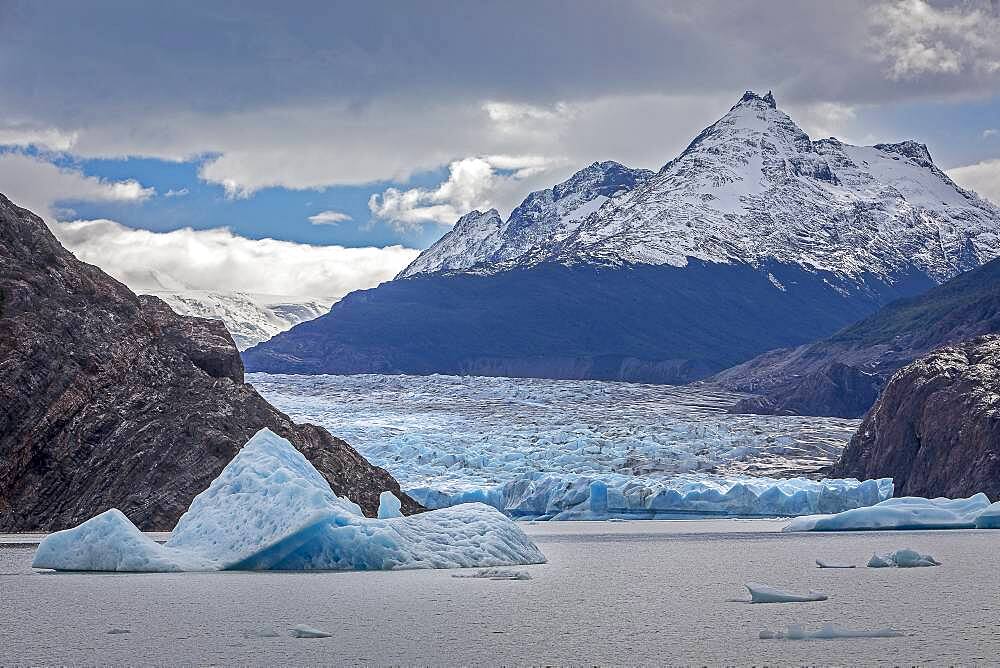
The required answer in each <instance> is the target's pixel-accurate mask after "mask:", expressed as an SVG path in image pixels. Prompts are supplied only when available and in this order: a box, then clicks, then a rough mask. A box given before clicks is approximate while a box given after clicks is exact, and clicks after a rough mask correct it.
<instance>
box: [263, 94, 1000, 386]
mask: <svg viewBox="0 0 1000 668" xmlns="http://www.w3.org/2000/svg"><path fill="white" fill-rule="evenodd" d="M998 255H1000V209H998V208H997V207H996V206H995V205H993V204H991V203H990V202H988V201H986V200H984V199H981V198H979V197H978V196H976V195H975V194H974V193H972V192H969V191H966V190H963V189H962V188H960V187H958V186H957V185H956V184H955V183H953V182H952V181H951V180H950V179H949V178H948V177H947V175H945V174H944V173H943V172H942V171H941V170H940V169H938V168H937V167H936V166H935V165H934V163H933V161H932V160H931V156H930V153H929V152H928V150H927V148H926V147H925V146H923V145H921V144H918V143H916V142H912V141H907V142H902V143H897V144H878V145H875V146H870V147H860V146H851V145H848V144H844V143H842V142H840V141H838V140H836V139H832V138H831V139H822V140H818V141H812V140H811V139H810V138H809V137H808V136H807V135H806V134H805V133H804V132H803V131H802V130H801V129H800V128H799V127H798V126H797V125H796V124H795V123H794V122H793V121H792V119H790V118H789V117H788V116H787V115H786V114H785V113H783V112H782V111H780V110H779V109H778V108H777V105H776V103H775V100H774V98H773V96H772V95H771V94H770V93H768V94H767V95H763V96H760V95H757V94H755V93H752V92H747V93H746V94H745V95H743V96H742V98H741V99H740V100H739V101H738V102H737V104H736V105H735V106H733V108H732V109H731V110H730V111H729V112H728V113H726V114H725V115H724V116H723V117H722V118H721V119H720V120H718V121H717V122H716V123H714V124H712V125H711V126H709V127H708V128H706V129H705V130H704V131H703V132H701V133H700V134H699V135H698V136H697V137H696V138H695V139H694V140H693V141H692V142H691V144H690V145H689V146H688V147H687V148H686V149H685V150H684V151H683V152H682V153H681V155H680V156H678V157H677V158H675V159H674V160H671V161H670V162H668V163H667V164H666V165H664V167H663V168H662V169H660V171H659V172H656V173H653V172H650V171H648V170H637V169H630V168H628V167H625V166H623V165H620V164H618V163H615V162H600V163H594V164H593V165H591V166H589V167H587V168H585V169H583V170H581V171H580V172H578V173H577V174H575V175H574V176H573V177H571V178H570V179H569V180H567V181H565V182H564V183H561V184H559V185H557V186H555V187H553V188H551V189H548V190H543V191H540V192H536V193H532V194H531V195H529V196H528V198H527V199H526V200H525V201H524V202H523V203H522V204H521V205H520V206H519V207H517V208H516V209H515V210H514V211H513V212H512V213H511V215H510V216H509V217H508V218H507V219H506V220H503V218H502V217H501V216H500V214H499V213H498V212H497V211H496V210H491V211H487V212H485V213H483V212H479V211H474V212H472V213H469V214H467V215H466V216H463V217H462V218H461V219H460V220H459V221H458V222H457V223H456V225H455V226H454V228H453V229H452V230H451V231H449V232H448V233H447V234H445V235H444V236H443V237H442V238H441V239H440V240H439V241H438V242H437V243H435V244H434V245H433V246H431V247H430V248H429V249H427V250H426V251H424V253H422V254H421V255H420V256H419V257H418V258H417V259H416V260H415V261H414V262H413V263H412V264H411V265H410V266H409V267H407V268H406V269H405V270H403V271H402V272H401V273H400V275H399V276H398V277H397V278H396V279H395V280H393V281H390V282H388V283H384V284H382V285H380V286H379V287H377V288H374V289H371V290H365V291H358V292H355V293H352V294H350V295H348V296H347V297H346V298H345V299H343V300H342V301H341V302H339V303H338V304H336V305H334V307H333V308H332V309H331V311H330V313H329V314H327V315H325V316H322V317H320V318H317V319H316V320H313V321H310V322H306V323H302V324H299V325H297V326H296V327H293V328H292V329H291V330H289V331H288V332H284V333H281V334H278V335H277V336H275V337H274V338H273V339H271V340H269V341H267V342H265V343H262V344H259V345H257V346H255V347H253V348H251V349H250V350H248V351H246V353H245V355H244V359H245V361H246V364H247V367H248V368H249V369H251V370H254V371H271V372H293V373H359V372H379V373H435V372H437V373H474V374H483V375H507V376H539V377H554V378H602V379H616V380H634V381H647V382H669V383H681V382H688V381H691V380H695V379H699V378H703V377H706V376H708V375H710V374H712V373H714V372H717V371H720V370H722V369H725V368H727V367H730V366H733V365H735V364H738V363H740V362H743V361H745V360H747V359H749V358H751V357H753V356H755V355H758V354H760V353H763V352H765V351H768V350H771V349H774V348H780V347H794V346H798V345H801V344H804V343H807V342H809V341H813V340H815V339H818V338H821V337H824V336H828V335H830V334H832V333H833V332H835V331H837V330H839V329H841V328H843V327H845V326H847V325H849V324H851V323H853V322H855V321H857V320H859V319H861V318H863V317H865V316H867V315H870V314H871V313H873V312H874V311H875V310H877V309H878V308H879V307H880V306H882V305H884V304H886V303H888V302H890V301H893V300H895V299H898V298H900V297H907V296H913V295H917V294H920V293H922V292H924V291H925V290H927V289H929V288H931V287H933V286H935V285H937V284H939V283H941V282H943V281H945V280H947V279H949V278H951V277H953V276H955V275H957V274H959V273H961V272H964V271H968V270H970V269H973V268H975V267H978V266H979V265H981V264H983V263H984V262H987V261H989V260H991V259H993V258H994V257H997V256H998Z"/></svg>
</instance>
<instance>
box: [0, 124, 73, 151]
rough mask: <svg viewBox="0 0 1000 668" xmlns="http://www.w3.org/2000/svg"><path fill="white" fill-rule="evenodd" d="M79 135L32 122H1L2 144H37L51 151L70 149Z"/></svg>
mask: <svg viewBox="0 0 1000 668" xmlns="http://www.w3.org/2000/svg"><path fill="white" fill-rule="evenodd" d="M77 136H78V133H76V132H64V131H62V130H59V129H58V128H49V127H39V126H38V125H35V124H32V123H0V146H18V147H28V146H37V147H38V148H43V149H48V150H50V151H68V150H70V149H71V148H73V145H74V144H76V140H77Z"/></svg>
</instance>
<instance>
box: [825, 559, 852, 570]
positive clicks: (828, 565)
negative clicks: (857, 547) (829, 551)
mask: <svg viewBox="0 0 1000 668" xmlns="http://www.w3.org/2000/svg"><path fill="white" fill-rule="evenodd" d="M816 565H817V566H819V567H820V568H854V567H855V566H854V564H838V563H835V562H832V561H826V560H824V559H817V560H816Z"/></svg>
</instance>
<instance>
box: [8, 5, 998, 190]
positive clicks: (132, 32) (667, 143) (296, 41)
mask: <svg viewBox="0 0 1000 668" xmlns="http://www.w3.org/2000/svg"><path fill="white" fill-rule="evenodd" d="M430 4H431V7H432V9H431V10H428V9H427V8H426V7H422V6H420V5H419V4H417V3H402V4H399V5H396V6H393V7H392V8H391V9H388V8H386V6H385V5H382V4H379V3H348V4H343V3H323V2H308V1H306V2H302V3H297V4H296V6H295V9H294V11H288V10H285V9H280V8H278V7H277V6H274V5H269V4H267V3H256V2H246V3H241V7H240V12H237V13H234V12H232V11H227V10H225V9H223V8H220V7H218V6H213V5H212V4H211V3H202V4H199V5H197V6H190V7H187V8H186V11H184V12H177V11H174V10H172V9H171V8H170V7H169V6H163V7H160V6H155V5H147V6H144V7H143V10H142V11H141V12H132V13H125V14H122V13H121V12H118V11H116V10H115V9H114V8H113V7H110V6H102V5H99V6H83V5H82V4H80V3H67V4H64V5H60V6H59V7H58V9H54V8H52V7H51V4H50V3H21V4H19V5H17V9H16V10H13V9H12V10H9V11H8V13H7V14H5V15H4V21H3V27H2V28H0V74H2V75H3V79H4V81H5V87H4V95H3V96H0V124H2V123H7V125H10V126H11V127H14V125H11V124H15V120H16V121H17V122H18V123H20V124H17V128H18V129H17V132H16V133H15V134H16V135H17V136H16V137H15V138H14V139H12V140H11V141H16V142H18V143H19V145H24V144H25V143H37V144H48V145H51V146H52V147H53V148H54V149H59V150H69V149H70V148H71V150H72V151H73V153H74V155H78V156H81V157H97V158H119V157H124V156H147V157H156V158H164V159H170V160H191V159H196V158H197V159H199V160H202V161H203V162H202V163H201V170H200V174H201V177H202V178H203V179H205V180H206V181H208V182H210V183H213V184H219V185H221V186H222V187H224V188H225V189H226V192H227V194H228V195H229V196H230V197H248V196H250V195H252V194H253V193H254V192H257V191H259V190H261V189H265V188H271V187H283V188H291V189H312V188H325V187H328V186H332V185H358V184H369V183H374V182H380V181H398V182H405V181H406V180H407V179H408V178H410V177H411V176H412V175H413V174H415V173H418V172H421V171H426V170H431V169H436V168H440V167H441V166H444V165H448V164H450V163H452V162H454V161H458V160H463V159H466V158H468V157H469V156H483V155H527V154H530V155H544V156H559V157H563V158H567V159H569V160H572V161H573V162H575V163H576V164H578V165H582V164H586V163H587V162H589V161H592V160H595V159H605V158H614V159H618V160H622V161H623V162H627V163H629V164H639V165H641V166H651V167H652V166H659V165H661V164H663V162H665V161H666V160H667V159H668V158H669V157H670V155H671V154H675V153H676V150H677V145H678V144H681V143H683V142H684V141H685V140H686V139H690V137H691V136H693V133H692V132H691V131H692V130H693V131H694V132H697V130H698V129H700V126H702V125H704V124H705V123H704V122H705V120H706V119H707V118H711V117H712V116H713V115H718V113H719V112H720V110H721V111H724V110H725V108H728V106H729V105H731V104H732V103H733V102H734V101H735V99H736V97H737V96H738V95H739V93H740V92H741V91H742V90H744V89H745V88H747V87H751V88H755V87H756V88H762V89H767V88H773V89H774V90H775V93H776V94H777V95H778V97H779V102H780V103H781V104H783V105H785V106H786V107H787V108H789V109H793V108H794V109H798V108H803V109H805V108H810V107H815V110H816V111H815V113H816V117H817V120H816V122H815V127H816V128H817V129H819V130H824V131H829V132H830V133H833V132H834V131H836V132H837V134H838V135H839V136H842V135H843V132H844V128H848V129H850V130H851V131H852V132H854V134H857V135H863V134H864V132H863V131H861V130H859V129H856V128H855V125H856V122H857V119H849V118H848V119H845V118H844V117H843V115H841V116H839V117H838V116H837V112H838V111H843V110H854V109H858V108H861V107H862V106H864V105H872V104H880V103H886V102H899V101H912V100H926V99H927V98H930V97H935V96H937V97H942V96H952V97H955V98H958V97H963V96H964V97H981V98H982V97H989V96H990V95H995V94H996V92H997V90H998V84H1000V71H994V69H993V67H994V65H995V62H996V60H997V57H996V54H997V51H996V49H997V47H996V46H995V44H994V43H993V40H992V36H993V35H994V34H996V33H995V31H996V22H997V20H998V19H997V17H996V14H995V13H991V12H990V11H989V10H988V9H987V8H988V5H987V4H985V3H976V2H963V3H961V4H959V5H956V6H954V7H952V8H944V9H940V8H936V7H934V6H931V5H929V4H927V3H926V2H923V1H922V0H908V1H907V2H902V3H901V2H890V3H880V4H878V5H874V6H872V5H871V4H870V3H868V2H865V1H864V0H844V1H843V2H836V3H803V2H792V3H775V2H769V1H767V0H748V1H747V2H740V3H733V2H730V1H727V0H704V1H703V2H698V3H688V4H687V5H684V6H680V5H676V4H670V3H667V4H664V3H650V2H646V1H643V0H637V1H634V2H627V1H623V2H619V3H598V2H578V3H574V7H573V11H571V12H568V11H566V10H565V7H564V6H563V4H562V3H541V4H539V3H533V2H526V1H525V2H520V1H518V0H512V2H508V3H476V4H475V5H474V6H472V7H469V8H467V10H468V11H463V12H455V11H452V8H450V7H448V6H447V5H445V4H440V3H437V2H434V0H430ZM529 15H530V16H531V21H525V20H524V17H525V16H529ZM977 21H978V23H977ZM481 26H490V31H491V34H494V35H505V36H506V37H505V39H502V40H496V39H484V37H483V35H484V33H483V32H482V30H480V29H478V28H479V27H481ZM609 26H613V28H614V30H612V31H609V30H608V27H609ZM82 31H84V32H82ZM991 31H993V32H991ZM80 34H88V35H91V36H92V39H90V40H88V41H87V43H86V44H85V45H81V43H80V41H79V35H80ZM165 34H169V35H170V36H171V39H169V40H166V39H164V38H163V35H165ZM879 44H884V47H880V50H874V49H873V46H872V45H879ZM455 54H460V57H456V55H455ZM206 62H211V63H212V67H211V68H206V67H204V63H206ZM8 63H9V65H8ZM14 63H17V65H16V66H15V65H14ZM92 72H101V73H102V85H101V86H100V87H95V86H94V85H93V78H92V76H91V73H92ZM522 73H525V74H522ZM887 78H888V79H889V80H888V81H887ZM720 98H722V102H721V103H720ZM824 105H828V106H830V107H831V108H829V109H826V110H824V109H823V106H824ZM834 107H835V108H834ZM824 117H825V118H824ZM12 119H14V120H12ZM23 119H31V124H30V126H26V125H24V124H23V123H21V121H23ZM7 125H5V126H3V127H7ZM43 135H44V136H43ZM685 135H686V136H685ZM12 136H13V135H12ZM45 137H49V138H45ZM598 151H600V152H599V153H598ZM206 156H207V157H206Z"/></svg>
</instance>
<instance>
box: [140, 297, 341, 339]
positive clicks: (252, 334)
mask: <svg viewBox="0 0 1000 668" xmlns="http://www.w3.org/2000/svg"><path fill="white" fill-rule="evenodd" d="M150 294H153V295H155V296H156V297H159V298H160V299H162V300H163V301H165V302H167V304H168V305H169V306H170V308H172V309H173V310H174V311H175V312H176V313H178V314H180V315H194V316H199V317H202V318H212V319H214V320H221V321H222V322H224V323H225V325H226V329H228V330H229V333H230V334H232V335H233V341H234V342H235V343H236V347H237V348H239V349H240V350H246V349H247V348H250V347H251V346H254V345H256V344H258V343H260V342H261V341H267V340H268V339H270V338H271V337H272V336H274V335H275V334H277V333H278V332H284V331H285V330H288V329H291V328H292V327H294V326H295V325H297V324H299V323H300V322H305V321H306V320H312V319H313V318H318V317H319V316H321V315H323V314H324V313H326V312H327V311H329V310H330V305H331V304H332V300H325V299H314V298H311V297H290V296H287V295H259V294H250V293H248V292H209V291H201V290H187V291H184V292H153V293H150Z"/></svg>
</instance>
